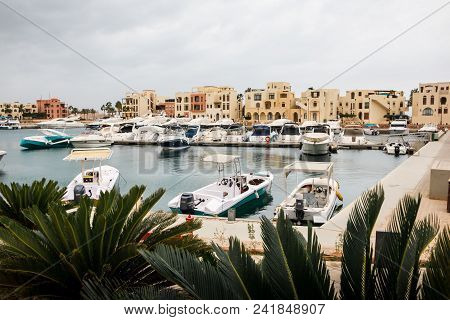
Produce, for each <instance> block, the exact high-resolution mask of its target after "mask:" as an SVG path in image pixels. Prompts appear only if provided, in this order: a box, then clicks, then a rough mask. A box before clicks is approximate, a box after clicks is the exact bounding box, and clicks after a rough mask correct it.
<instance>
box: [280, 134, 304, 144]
mask: <svg viewBox="0 0 450 320" xmlns="http://www.w3.org/2000/svg"><path fill="white" fill-rule="evenodd" d="M301 141H302V136H301V135H284V134H281V135H279V136H278V140H277V142H279V143H300V142H301Z"/></svg>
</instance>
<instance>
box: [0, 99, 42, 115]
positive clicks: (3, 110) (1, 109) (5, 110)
mask: <svg viewBox="0 0 450 320" xmlns="http://www.w3.org/2000/svg"><path fill="white" fill-rule="evenodd" d="M36 113H38V107H37V105H36V104H34V103H20V102H17V101H15V102H5V103H0V116H4V117H12V118H14V119H23V118H24V117H29V116H31V114H36Z"/></svg>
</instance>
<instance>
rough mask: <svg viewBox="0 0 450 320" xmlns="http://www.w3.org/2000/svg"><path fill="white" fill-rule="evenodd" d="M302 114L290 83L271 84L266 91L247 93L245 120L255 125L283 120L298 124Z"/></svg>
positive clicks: (255, 90)
mask: <svg viewBox="0 0 450 320" xmlns="http://www.w3.org/2000/svg"><path fill="white" fill-rule="evenodd" d="M301 112H302V111H301V108H300V106H298V105H297V104H296V100H295V94H294V92H293V91H291V85H290V84H289V83H288V82H269V83H267V85H266V88H265V89H251V88H249V89H247V90H246V91H245V119H246V120H247V121H249V122H251V123H253V124H255V123H267V122H270V121H273V120H277V119H281V118H286V119H291V120H293V121H295V122H297V121H300V117H301Z"/></svg>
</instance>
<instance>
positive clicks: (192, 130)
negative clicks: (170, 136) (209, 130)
mask: <svg viewBox="0 0 450 320" xmlns="http://www.w3.org/2000/svg"><path fill="white" fill-rule="evenodd" d="M185 135H186V138H188V139H189V143H191V142H196V141H198V140H199V139H200V137H201V135H202V132H201V127H200V125H199V124H191V125H188V127H187V128H186V132H185Z"/></svg>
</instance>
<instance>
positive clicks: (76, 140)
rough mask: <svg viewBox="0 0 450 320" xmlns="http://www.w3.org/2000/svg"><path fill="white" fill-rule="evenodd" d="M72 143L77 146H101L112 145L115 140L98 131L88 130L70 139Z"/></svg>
mask: <svg viewBox="0 0 450 320" xmlns="http://www.w3.org/2000/svg"><path fill="white" fill-rule="evenodd" d="M70 143H71V144H72V146H74V147H75V148H101V147H110V146H111V145H112V144H113V141H112V140H111V139H109V138H107V137H105V136H103V135H101V134H100V133H98V132H95V131H86V132H83V133H82V134H80V135H78V136H76V137H73V138H72V139H70Z"/></svg>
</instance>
